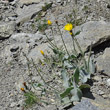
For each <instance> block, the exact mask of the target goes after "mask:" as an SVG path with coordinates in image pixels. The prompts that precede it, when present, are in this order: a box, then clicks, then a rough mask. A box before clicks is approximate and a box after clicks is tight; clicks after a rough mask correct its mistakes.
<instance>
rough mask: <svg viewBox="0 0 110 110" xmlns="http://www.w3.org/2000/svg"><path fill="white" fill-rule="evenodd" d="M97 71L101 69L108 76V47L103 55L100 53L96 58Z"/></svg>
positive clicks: (109, 72) (109, 73) (109, 64)
mask: <svg viewBox="0 0 110 110" xmlns="http://www.w3.org/2000/svg"><path fill="white" fill-rule="evenodd" d="M96 61H97V69H98V71H103V72H104V73H106V74H107V75H108V76H110V48H106V49H105V51H104V54H103V55H100V56H99V57H98V58H97V59H96Z"/></svg>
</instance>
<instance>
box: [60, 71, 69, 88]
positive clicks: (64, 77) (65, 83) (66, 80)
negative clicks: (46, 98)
mask: <svg viewBox="0 0 110 110" xmlns="http://www.w3.org/2000/svg"><path fill="white" fill-rule="evenodd" d="M61 74H62V78H63V86H64V87H65V88H69V78H68V76H67V71H66V70H62V71H61Z"/></svg>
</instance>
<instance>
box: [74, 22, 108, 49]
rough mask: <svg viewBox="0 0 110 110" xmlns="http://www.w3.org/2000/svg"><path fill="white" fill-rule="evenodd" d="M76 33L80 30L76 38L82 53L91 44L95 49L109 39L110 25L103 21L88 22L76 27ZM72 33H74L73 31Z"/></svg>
mask: <svg viewBox="0 0 110 110" xmlns="http://www.w3.org/2000/svg"><path fill="white" fill-rule="evenodd" d="M75 30H76V31H78V30H80V31H81V33H80V34H79V35H77V36H76V38H77V40H78V42H79V43H80V45H81V48H82V50H83V51H86V50H87V49H88V48H89V46H90V45H91V44H92V47H96V46H97V45H99V44H101V43H102V42H105V41H107V40H109V39H110V23H109V22H108V23H107V22H104V21H90V22H87V23H84V24H83V25H81V26H79V27H76V28H75ZM73 32H74V31H73Z"/></svg>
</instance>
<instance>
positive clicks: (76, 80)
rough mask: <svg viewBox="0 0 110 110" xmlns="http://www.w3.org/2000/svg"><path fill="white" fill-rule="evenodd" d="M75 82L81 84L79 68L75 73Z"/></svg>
mask: <svg viewBox="0 0 110 110" xmlns="http://www.w3.org/2000/svg"><path fill="white" fill-rule="evenodd" d="M74 80H75V83H77V84H78V83H79V68H76V70H75V72H74Z"/></svg>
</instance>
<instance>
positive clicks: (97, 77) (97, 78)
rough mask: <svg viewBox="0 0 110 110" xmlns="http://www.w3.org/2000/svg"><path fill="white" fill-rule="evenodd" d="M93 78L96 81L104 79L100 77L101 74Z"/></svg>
mask: <svg viewBox="0 0 110 110" xmlns="http://www.w3.org/2000/svg"><path fill="white" fill-rule="evenodd" d="M93 79H94V80H95V81H101V80H102V79H101V77H99V76H94V77H93Z"/></svg>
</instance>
